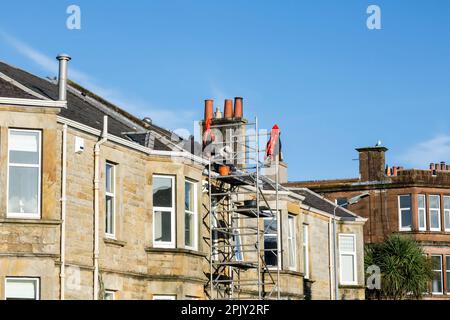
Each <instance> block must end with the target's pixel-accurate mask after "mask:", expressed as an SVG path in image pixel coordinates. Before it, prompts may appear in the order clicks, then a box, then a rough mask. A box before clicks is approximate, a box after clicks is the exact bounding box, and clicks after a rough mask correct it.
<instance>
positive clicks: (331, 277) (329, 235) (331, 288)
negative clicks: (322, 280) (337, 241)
mask: <svg viewBox="0 0 450 320" xmlns="http://www.w3.org/2000/svg"><path fill="white" fill-rule="evenodd" d="M331 221H332V219H331V217H330V219H329V220H328V252H329V256H328V276H329V281H330V300H333V292H334V290H333V262H332V259H333V257H332V252H333V249H332V247H331V246H332V242H331V239H332V237H333V235H332V230H331Z"/></svg>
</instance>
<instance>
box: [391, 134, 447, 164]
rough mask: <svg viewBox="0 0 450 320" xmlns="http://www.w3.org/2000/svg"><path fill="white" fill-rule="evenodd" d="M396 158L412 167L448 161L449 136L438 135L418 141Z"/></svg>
mask: <svg viewBox="0 0 450 320" xmlns="http://www.w3.org/2000/svg"><path fill="white" fill-rule="evenodd" d="M397 158H398V160H399V161H401V162H402V163H405V164H408V165H410V166H412V167H414V168H424V167H425V166H426V165H427V164H429V163H431V162H433V163H435V162H440V161H447V162H450V136H449V135H438V136H436V137H434V138H432V139H429V140H427V141H423V142H420V143H418V144H416V145H413V146H412V147H410V148H409V149H408V150H407V151H406V152H405V153H404V154H402V155H400V156H399V157H397Z"/></svg>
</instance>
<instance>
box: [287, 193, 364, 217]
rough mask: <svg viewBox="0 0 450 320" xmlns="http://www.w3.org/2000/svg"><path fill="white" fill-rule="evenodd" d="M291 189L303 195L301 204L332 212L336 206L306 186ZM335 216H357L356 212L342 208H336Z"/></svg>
mask: <svg viewBox="0 0 450 320" xmlns="http://www.w3.org/2000/svg"><path fill="white" fill-rule="evenodd" d="M291 191H292V192H295V193H297V194H300V195H302V196H304V197H305V199H304V200H303V204H305V205H307V206H310V207H313V208H316V209H319V210H321V211H323V212H326V213H329V214H333V211H334V208H335V207H336V206H335V204H334V203H333V202H331V201H330V200H328V199H325V198H324V197H322V196H321V195H319V194H317V193H315V192H314V191H311V190H309V189H306V188H302V189H291ZM336 216H338V217H341V218H354V219H355V218H358V216H357V215H356V214H352V213H351V212H350V211H349V210H346V209H343V208H338V209H337V210H336Z"/></svg>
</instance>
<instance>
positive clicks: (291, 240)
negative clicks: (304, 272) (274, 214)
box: [287, 214, 297, 271]
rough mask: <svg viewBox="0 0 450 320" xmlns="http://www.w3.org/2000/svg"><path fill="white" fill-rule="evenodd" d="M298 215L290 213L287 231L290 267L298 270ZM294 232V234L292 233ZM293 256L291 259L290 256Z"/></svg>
mask: <svg viewBox="0 0 450 320" xmlns="http://www.w3.org/2000/svg"><path fill="white" fill-rule="evenodd" d="M296 222H297V219H296V216H294V215H292V214H288V232H287V242H288V250H289V251H288V258H289V269H290V270H294V271H295V270H297V246H296V229H295V225H296ZM291 233H292V234H291ZM291 253H292V257H293V259H294V260H293V261H291V259H290V257H291Z"/></svg>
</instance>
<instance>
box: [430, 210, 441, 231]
mask: <svg viewBox="0 0 450 320" xmlns="http://www.w3.org/2000/svg"><path fill="white" fill-rule="evenodd" d="M430 227H431V228H439V211H438V210H430Z"/></svg>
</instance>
